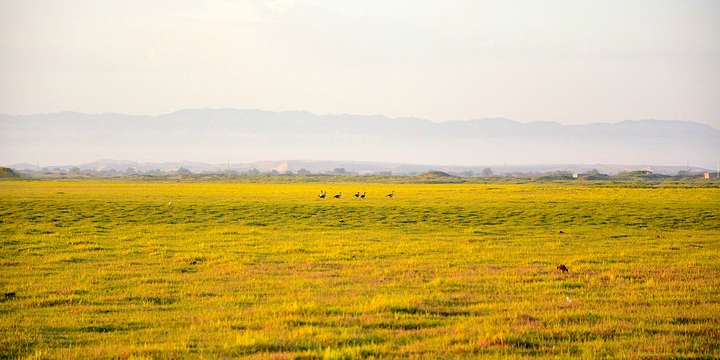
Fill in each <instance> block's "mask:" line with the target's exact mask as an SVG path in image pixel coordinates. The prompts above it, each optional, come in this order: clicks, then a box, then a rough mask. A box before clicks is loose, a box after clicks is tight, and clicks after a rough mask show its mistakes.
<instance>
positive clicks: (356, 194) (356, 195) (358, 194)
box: [353, 191, 360, 199]
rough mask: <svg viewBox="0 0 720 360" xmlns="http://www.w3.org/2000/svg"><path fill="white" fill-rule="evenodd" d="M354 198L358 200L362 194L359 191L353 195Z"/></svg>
mask: <svg viewBox="0 0 720 360" xmlns="http://www.w3.org/2000/svg"><path fill="white" fill-rule="evenodd" d="M353 196H355V198H356V199H357V198H359V197H360V192H359V191H358V192H356V193H355V195H353Z"/></svg>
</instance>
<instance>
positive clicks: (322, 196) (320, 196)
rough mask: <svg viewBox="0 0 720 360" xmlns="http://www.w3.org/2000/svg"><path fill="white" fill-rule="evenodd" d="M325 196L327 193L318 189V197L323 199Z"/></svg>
mask: <svg viewBox="0 0 720 360" xmlns="http://www.w3.org/2000/svg"><path fill="white" fill-rule="evenodd" d="M326 196H327V193H326V192H324V191H322V190H320V195H318V197H319V198H321V199H324V198H325V197H326Z"/></svg>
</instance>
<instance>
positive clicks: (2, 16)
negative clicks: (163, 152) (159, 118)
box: [0, 0, 720, 128]
mask: <svg viewBox="0 0 720 360" xmlns="http://www.w3.org/2000/svg"><path fill="white" fill-rule="evenodd" d="M0 54H1V55H0V113H5V114H11V115H17V114H33V113H42V112H56V111H64V110H71V111H80V112H89V113H103V112H121V113H129V114H149V115H155V114H161V113H167V112H172V111H175V110H178V109H184V108H204V107H211V108H222V107H231V108H258V109H265V110H273V111H282V110H307V111H311V112H314V113H318V114H333V113H353V114H384V115H387V116H391V117H400V116H417V117H423V118H428V119H431V120H436V121H443V120H463V119H469V118H481V117H506V118H511V119H514V120H519V121H530V120H555V121H559V122H561V123H565V124H572V123H588V122H595V121H603V122H618V121H622V120H626V119H647V118H655V119H679V120H692V121H698V122H704V123H709V124H712V125H714V126H715V127H716V128H720V101H719V99H720V1H716V0H705V1H702V0H617V1H616V0H609V1H608V0H606V1H585V0H566V1H559V0H548V1H539V0H526V1H507V0H505V1H482V0H444V1H440V0H437V1H427V0H419V1H418V0H413V1H410V0H402V1H400V0H395V1H393V0H382V1H381V0H363V1H355V0H352V1H346V0H343V1H337V0H297V1H292V0H277V1H255V0H207V1H205V0H153V1H148V0H143V1H140V0H103V1H97V0H63V1H53V0H16V1H11V0H0Z"/></svg>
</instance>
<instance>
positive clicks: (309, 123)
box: [0, 109, 720, 168]
mask: <svg viewBox="0 0 720 360" xmlns="http://www.w3.org/2000/svg"><path fill="white" fill-rule="evenodd" d="M0 141H1V142H2V145H0V146H1V147H0V150H2V151H0V164H2V163H4V164H12V163H20V162H26V163H32V162H38V161H41V162H42V163H44V164H48V163H52V164H72V163H74V164H82V163H87V162H90V161H93V160H94V159H98V158H114V159H138V161H141V162H149V163H152V162H154V163H163V162H167V161H178V160H181V159H193V160H196V161H197V162H198V163H209V164H221V163H228V162H230V163H250V162H254V161H258V160H262V159H298V158H299V159H316V160H330V161H346V160H350V162H352V161H356V162H367V163H397V164H438V165H443V166H450V165H458V166H482V165H491V164H625V165H632V164H656V165H666V166H683V165H688V164H690V165H696V166H701V167H705V168H714V167H715V165H716V164H717V163H718V161H719V160H720V131H719V130H717V129H715V128H713V127H711V126H709V125H705V124H699V123H694V122H688V121H660V120H639V121H623V122H620V123H593V124H584V125H562V124H559V123H555V122H549V121H535V122H529V123H520V122H516V121H512V120H508V119H503V118H487V119H473V120H467V121H447V122H432V121H429V120H425V119H419V118H396V119H391V118H387V117H384V116H380V115H374V116H364V115H314V114H311V113H308V112H303V111H288V112H270V111H262V110H239V109H189V110H180V111H177V112H174V113H170V114H165V115H159V116H143V115H139V116H136V115H123V114H115V113H106V114H100V115H90V114H81V113H75V112H62V113H55V114H40V115H30V116H7V115H0Z"/></svg>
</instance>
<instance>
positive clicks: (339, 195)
mask: <svg viewBox="0 0 720 360" xmlns="http://www.w3.org/2000/svg"><path fill="white" fill-rule="evenodd" d="M333 197H334V198H336V199H339V198H340V197H342V191H341V192H339V193H338V194H337V195H335V196H333Z"/></svg>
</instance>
